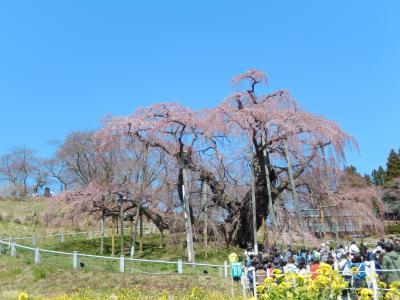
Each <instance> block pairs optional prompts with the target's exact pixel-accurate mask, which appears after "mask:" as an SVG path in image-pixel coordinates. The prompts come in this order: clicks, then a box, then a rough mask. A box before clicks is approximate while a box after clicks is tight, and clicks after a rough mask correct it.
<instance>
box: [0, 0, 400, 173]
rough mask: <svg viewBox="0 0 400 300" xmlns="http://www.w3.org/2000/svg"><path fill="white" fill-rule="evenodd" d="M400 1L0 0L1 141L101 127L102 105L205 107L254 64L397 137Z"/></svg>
mask: <svg viewBox="0 0 400 300" xmlns="http://www.w3.org/2000/svg"><path fill="white" fill-rule="evenodd" d="M399 11H400V1H367V0H360V1H354V0H345V1H338V0H335V1H321V0H316V1H306V0H305V1H298V0H292V1H284V0H281V1H272V0H263V1H233V0H230V1H204V0H203V1H140V2H139V1H99V0H96V1H87V0H85V1H72V0H66V1H61V0H57V1H40V0H37V1H1V2H0V39H1V43H0V103H1V105H0V153H3V152H5V151H6V150H7V149H9V148H10V147H11V146H13V145H25V146H28V147H30V148H33V149H35V150H36V151H37V153H38V154H40V155H48V154H50V153H51V147H50V146H49V145H48V142H49V140H51V139H62V138H63V137H64V136H65V135H66V134H67V133H68V132H70V131H71V130H83V129H91V128H95V127H97V126H98V125H99V121H100V119H101V118H102V116H104V115H105V114H107V113H112V114H117V115H120V114H129V113H131V112H132V111H134V110H135V108H136V107H138V106H143V105H148V104H151V103H155V102H158V101H172V100H173V101H179V102H181V103H183V104H185V105H189V106H191V107H193V108H201V107H211V106H214V105H216V104H217V103H219V102H220V101H221V100H222V99H223V97H224V96H226V95H227V94H229V93H230V92H231V91H232V87H231V86H230V84H229V81H230V79H231V77H232V76H234V75H236V74H238V73H240V72H243V71H245V70H247V69H248V68H257V69H261V70H263V71H265V72H266V73H267V75H268V76H269V82H270V88H271V89H280V88H284V89H289V90H291V92H292V94H293V95H294V96H295V98H296V99H297V100H298V101H299V102H300V103H301V104H302V105H303V107H304V108H306V109H307V110H311V111H313V112H314V113H317V114H322V115H325V116H326V117H328V118H330V119H334V120H336V121H338V122H339V123H340V125H341V126H342V127H343V128H344V129H345V130H346V131H348V132H349V133H351V134H352V135H354V136H355V137H356V138H357V140H358V141H359V144H360V150H361V153H360V154H357V153H355V152H350V153H349V156H348V163H349V164H350V163H351V164H354V165H356V166H357V168H358V169H359V170H360V171H362V172H370V171H371V170H372V169H373V168H375V167H377V166H378V165H380V164H381V165H382V164H385V160H386V156H387V154H388V152H389V150H390V149H391V148H399V147H400V77H399V70H400V26H399V25H400V21H399Z"/></svg>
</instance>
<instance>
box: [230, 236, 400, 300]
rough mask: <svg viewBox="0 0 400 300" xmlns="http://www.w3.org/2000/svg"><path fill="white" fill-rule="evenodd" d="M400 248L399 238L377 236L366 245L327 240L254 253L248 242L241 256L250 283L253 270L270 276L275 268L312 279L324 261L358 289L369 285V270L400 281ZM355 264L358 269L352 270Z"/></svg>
mask: <svg viewBox="0 0 400 300" xmlns="http://www.w3.org/2000/svg"><path fill="white" fill-rule="evenodd" d="M399 252H400V240H399V239H390V240H387V241H385V240H380V241H378V242H377V243H375V244H374V245H372V247H371V246H370V247H368V246H367V245H366V244H364V243H360V244H359V245H358V244H357V243H356V242H355V241H352V242H351V243H350V244H348V245H343V244H339V245H338V246H336V247H333V246H332V244H330V243H329V242H326V243H323V244H321V246H320V247H319V248H317V247H316V248H313V249H305V248H303V249H297V250H295V249H294V247H292V246H290V245H288V246H287V248H286V249H281V250H278V249H277V248H275V247H271V248H270V249H265V251H264V252H263V253H257V254H256V253H254V251H253V249H252V247H251V246H248V248H247V249H246V251H245V252H244V259H243V260H244V263H245V268H246V271H247V272H246V274H247V278H248V282H249V283H250V285H251V286H252V285H253V284H254V282H255V281H256V280H255V279H254V278H253V276H254V275H253V274H259V275H256V278H257V277H258V276H261V277H265V276H271V274H272V271H273V270H274V269H279V270H281V271H282V272H283V273H285V274H286V273H298V274H301V275H307V274H310V276H311V278H312V279H315V278H316V277H317V275H318V273H317V270H318V268H319V267H320V264H321V263H325V264H329V265H331V266H332V268H333V269H335V270H338V271H339V272H340V274H341V275H342V276H343V279H344V280H345V281H346V282H348V283H349V287H351V288H356V289H358V288H362V287H369V288H371V287H372V286H371V285H372V281H371V280H370V277H368V276H369V275H371V274H372V272H376V273H377V274H378V276H379V278H380V281H383V282H385V283H387V284H390V283H392V282H395V281H400V253H399ZM229 260H230V262H234V261H235V260H239V261H240V260H241V258H240V257H238V256H235V255H232V254H231V255H230V256H229ZM354 268H356V270H357V272H354ZM254 271H255V272H254ZM260 273H263V274H260ZM237 280H239V279H237ZM256 284H257V283H256ZM347 292H348V290H345V291H344V294H343V299H347Z"/></svg>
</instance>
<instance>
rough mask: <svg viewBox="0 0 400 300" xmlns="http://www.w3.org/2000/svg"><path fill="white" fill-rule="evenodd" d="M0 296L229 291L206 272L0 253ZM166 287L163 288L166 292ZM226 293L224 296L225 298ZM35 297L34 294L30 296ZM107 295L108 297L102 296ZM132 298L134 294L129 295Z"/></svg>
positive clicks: (178, 295)
mask: <svg viewBox="0 0 400 300" xmlns="http://www.w3.org/2000/svg"><path fill="white" fill-rule="evenodd" d="M0 269H1V270H2V272H0V282H1V289H0V290H1V291H0V299H5V300H6V299H16V296H17V294H18V293H20V292H26V293H28V294H29V295H30V296H33V297H38V298H40V299H46V298H47V297H50V296H54V295H63V294H75V293H79V292H82V291H84V290H86V289H90V290H92V291H95V292H96V293H97V294H107V295H110V293H111V291H112V290H115V289H125V288H130V289H136V290H137V291H138V293H140V294H141V295H145V296H146V298H145V297H142V298H140V299H158V297H160V295H162V294H165V293H167V294H168V295H171V296H174V297H175V298H173V299H182V298H183V295H186V294H188V293H189V292H190V291H191V290H192V289H193V288H196V287H197V288H199V289H200V290H204V291H207V292H212V293H214V292H215V293H222V294H226V295H229V294H230V293H231V292H230V286H231V283H230V279H229V278H223V277H215V276H209V275H202V276H193V275H189V274H185V275H184V276H183V275H178V274H168V275H147V274H129V273H124V274H121V273H117V272H107V271H89V270H78V271H73V270H71V268H70V269H67V270H66V269H64V268H63V267H62V266H59V265H55V266H54V265H53V266H52V267H49V266H47V264H44V265H40V266H36V265H32V264H26V263H25V262H24V260H23V258H22V257H21V256H20V257H9V256H5V255H1V256H0ZM166 291H167V292H166ZM234 292H235V295H240V294H241V292H240V286H238V285H235V290H234ZM229 298H230V297H227V298H226V299H229ZM34 299H35V298H34ZM104 299H109V298H104ZM133 299H135V298H133Z"/></svg>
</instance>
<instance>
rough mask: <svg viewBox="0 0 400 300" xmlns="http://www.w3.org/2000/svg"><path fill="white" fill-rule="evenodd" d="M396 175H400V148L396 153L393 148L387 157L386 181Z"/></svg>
mask: <svg viewBox="0 0 400 300" xmlns="http://www.w3.org/2000/svg"><path fill="white" fill-rule="evenodd" d="M396 177H400V150H399V152H398V153H396V151H394V150H393V149H392V150H390V153H389V156H388V158H387V163H386V176H385V182H389V181H390V180H392V179H393V178H396Z"/></svg>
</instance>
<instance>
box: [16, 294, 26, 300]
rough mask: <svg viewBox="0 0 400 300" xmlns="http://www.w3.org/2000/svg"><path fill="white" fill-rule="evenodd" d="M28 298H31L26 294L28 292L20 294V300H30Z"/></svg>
mask: <svg viewBox="0 0 400 300" xmlns="http://www.w3.org/2000/svg"><path fill="white" fill-rule="evenodd" d="M28 299H29V297H28V294H26V293H21V294H19V295H18V300H28Z"/></svg>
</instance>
